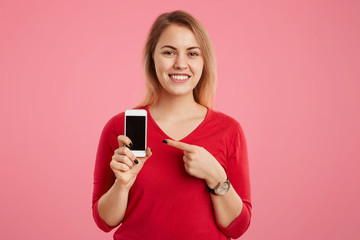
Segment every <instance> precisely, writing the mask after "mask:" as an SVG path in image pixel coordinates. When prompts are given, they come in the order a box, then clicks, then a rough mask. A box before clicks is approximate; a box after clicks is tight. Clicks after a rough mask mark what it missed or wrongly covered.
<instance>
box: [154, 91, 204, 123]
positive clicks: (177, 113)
mask: <svg viewBox="0 0 360 240" xmlns="http://www.w3.org/2000/svg"><path fill="white" fill-rule="evenodd" d="M203 108H204V107H203V106H201V105H200V104H198V103H197V102H195V100H194V96H193V93H192V92H191V93H189V94H186V95H181V96H173V95H171V94H169V93H167V92H165V91H162V93H161V94H160V96H159V101H158V102H157V104H156V105H155V106H153V107H151V109H150V110H151V112H152V113H151V114H152V115H153V117H155V118H156V116H161V118H164V117H165V118H166V119H174V120H175V119H177V120H179V119H182V118H187V117H188V116H189V115H192V114H193V113H195V112H198V111H199V109H203Z"/></svg>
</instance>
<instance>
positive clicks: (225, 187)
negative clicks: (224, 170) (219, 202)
mask: <svg viewBox="0 0 360 240" xmlns="http://www.w3.org/2000/svg"><path fill="white" fill-rule="evenodd" d="M206 187H207V189H208V191H209V192H210V193H212V194H214V195H218V196H223V195H225V194H226V193H227V192H228V191H229V189H230V181H229V178H226V181H225V182H220V183H218V185H216V187H215V188H214V189H211V188H209V186H208V185H206Z"/></svg>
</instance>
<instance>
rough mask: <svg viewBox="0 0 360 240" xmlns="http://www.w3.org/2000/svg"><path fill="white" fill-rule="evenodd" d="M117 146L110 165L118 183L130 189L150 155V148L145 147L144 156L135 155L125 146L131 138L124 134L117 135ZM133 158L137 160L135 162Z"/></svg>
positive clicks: (129, 142)
mask: <svg viewBox="0 0 360 240" xmlns="http://www.w3.org/2000/svg"><path fill="white" fill-rule="evenodd" d="M118 142H119V148H118V149H116V150H115V151H114V155H113V156H112V160H111V162H110V167H111V169H112V170H113V172H114V174H115V176H116V179H117V181H118V183H119V184H120V185H121V186H122V187H123V188H124V189H127V190H130V188H131V187H132V185H133V184H134V182H135V179H136V176H137V175H138V173H139V172H140V170H141V169H142V167H143V166H144V163H145V162H146V160H147V159H148V158H149V157H150V156H151V154H152V152H151V148H149V147H148V148H147V149H146V156H145V157H137V158H136V157H135V155H134V154H133V153H132V152H131V150H130V149H129V148H128V147H126V146H129V145H130V144H131V140H130V139H129V138H128V137H127V136H124V135H119V136H118ZM135 159H136V160H137V161H138V164H136V163H135V162H136V161H135ZM134 161H135V162H134Z"/></svg>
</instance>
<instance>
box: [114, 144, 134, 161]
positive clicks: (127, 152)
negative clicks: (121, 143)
mask: <svg viewBox="0 0 360 240" xmlns="http://www.w3.org/2000/svg"><path fill="white" fill-rule="evenodd" d="M115 154H118V155H125V156H127V157H128V158H129V159H130V160H131V161H134V160H135V159H136V157H135V155H134V153H133V152H132V151H131V150H130V149H129V148H127V147H119V148H118V149H116V150H115Z"/></svg>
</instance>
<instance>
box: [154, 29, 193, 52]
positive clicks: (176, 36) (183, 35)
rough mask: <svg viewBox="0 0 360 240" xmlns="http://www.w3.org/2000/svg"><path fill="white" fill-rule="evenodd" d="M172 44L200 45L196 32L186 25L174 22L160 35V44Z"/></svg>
mask: <svg viewBox="0 0 360 240" xmlns="http://www.w3.org/2000/svg"><path fill="white" fill-rule="evenodd" d="M163 45H171V46H174V47H176V48H181V47H195V46H199V44H198V42H197V41H196V38H195V35H194V33H193V32H192V31H191V30H190V29H189V28H188V27H186V26H181V25H176V24H172V25H170V26H168V27H167V28H165V30H164V31H163V32H162V34H161V35H160V38H159V41H158V46H160V47H161V46H163Z"/></svg>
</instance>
